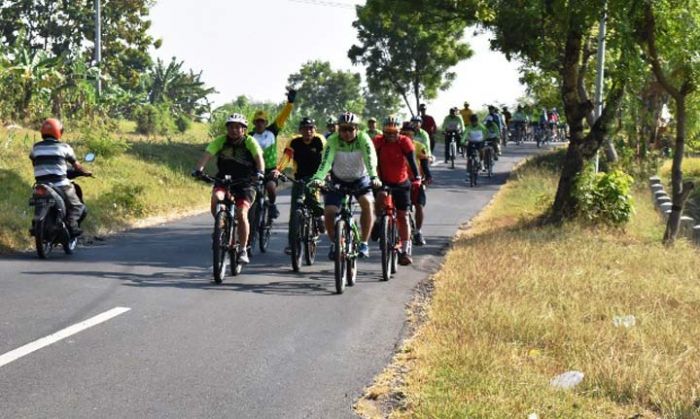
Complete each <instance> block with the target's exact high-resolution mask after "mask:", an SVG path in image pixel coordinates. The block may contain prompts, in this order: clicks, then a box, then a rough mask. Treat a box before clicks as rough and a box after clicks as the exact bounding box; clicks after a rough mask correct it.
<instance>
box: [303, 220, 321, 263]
mask: <svg viewBox="0 0 700 419" xmlns="http://www.w3.org/2000/svg"><path fill="white" fill-rule="evenodd" d="M305 232H306V235H305V237H304V259H305V262H306V264H307V265H308V266H311V265H313V264H314V262H315V261H316V251H317V250H318V229H317V228H316V220H314V219H313V218H307V219H306V229H305Z"/></svg>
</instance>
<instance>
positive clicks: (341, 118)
mask: <svg viewBox="0 0 700 419" xmlns="http://www.w3.org/2000/svg"><path fill="white" fill-rule="evenodd" d="M358 122H360V118H358V117H357V115H355V114H354V113H352V112H343V113H341V114H340V115H338V124H346V125H357V124H358Z"/></svg>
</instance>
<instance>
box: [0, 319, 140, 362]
mask: <svg viewBox="0 0 700 419" xmlns="http://www.w3.org/2000/svg"><path fill="white" fill-rule="evenodd" d="M129 310H131V309H130V308H128V307H115V308H113V309H111V310H108V311H105V312H104V313H102V314H98V315H97V316H95V317H91V318H89V319H87V320H84V321H82V322H80V323H76V324H74V325H72V326H68V327H66V328H65V329H63V330H59V331H58V332H56V333H53V334H51V335H48V336H46V337H43V338H41V339H37V340H35V341H34V342H30V343H28V344H26V345H24V346H21V347H19V348H17V349H15V350H12V351H10V352H7V353H5V354H2V355H0V367H3V366H5V365H7V364H9V363H10V362H12V361H16V360H18V359H19V358H22V357H23V356H26V355H29V354H30V353H32V352H34V351H38V350H39V349H41V348H44V347H46V346H49V345H51V344H52V343H56V342H58V341H60V340H62V339H65V338H67V337H69V336H72V335H75V334H76V333H79V332H82V331H83V330H85V329H88V328H90V327H92V326H96V325H98V324H100V323H103V322H106V321H107V320H110V319H112V318H114V317H117V316H118V315H120V314H124V313H126V312H127V311H129Z"/></svg>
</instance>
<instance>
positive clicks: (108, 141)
mask: <svg viewBox="0 0 700 419" xmlns="http://www.w3.org/2000/svg"><path fill="white" fill-rule="evenodd" d="M79 131H80V137H81V140H82V141H81V142H82V145H84V146H85V148H86V150H85V151H87V152H93V153H95V154H96V155H98V156H100V157H103V158H107V159H109V158H112V157H115V156H119V155H121V154H123V153H124V152H125V151H127V150H128V149H129V143H127V142H126V140H125V139H123V138H116V137H112V136H111V134H112V133H113V132H115V124H114V123H113V122H112V123H107V124H105V123H103V122H100V121H98V120H93V121H90V120H83V121H82V122H80V123H79Z"/></svg>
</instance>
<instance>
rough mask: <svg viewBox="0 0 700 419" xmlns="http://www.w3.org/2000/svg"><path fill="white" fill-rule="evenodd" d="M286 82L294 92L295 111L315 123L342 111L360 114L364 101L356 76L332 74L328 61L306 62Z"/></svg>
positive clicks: (346, 72)
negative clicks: (295, 96) (308, 117)
mask: <svg viewBox="0 0 700 419" xmlns="http://www.w3.org/2000/svg"><path fill="white" fill-rule="evenodd" d="M287 80H288V82H289V85H290V86H291V87H292V88H294V89H296V90H297V92H298V94H297V101H296V108H297V109H298V110H299V112H301V113H302V114H303V115H305V116H311V117H312V118H314V119H316V120H317V121H319V123H320V121H325V119H326V118H328V117H329V116H336V115H338V114H339V113H341V112H343V111H350V112H354V113H357V114H362V110H363V109H364V106H365V101H364V98H363V97H362V90H361V86H360V84H361V78H360V75H359V74H357V73H352V72H350V71H340V70H338V71H334V70H333V69H332V68H331V65H330V63H329V62H325V61H309V62H307V63H306V64H304V65H302V66H301V69H299V72H298V73H294V74H291V75H290V76H289V78H288V79H287Z"/></svg>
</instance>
